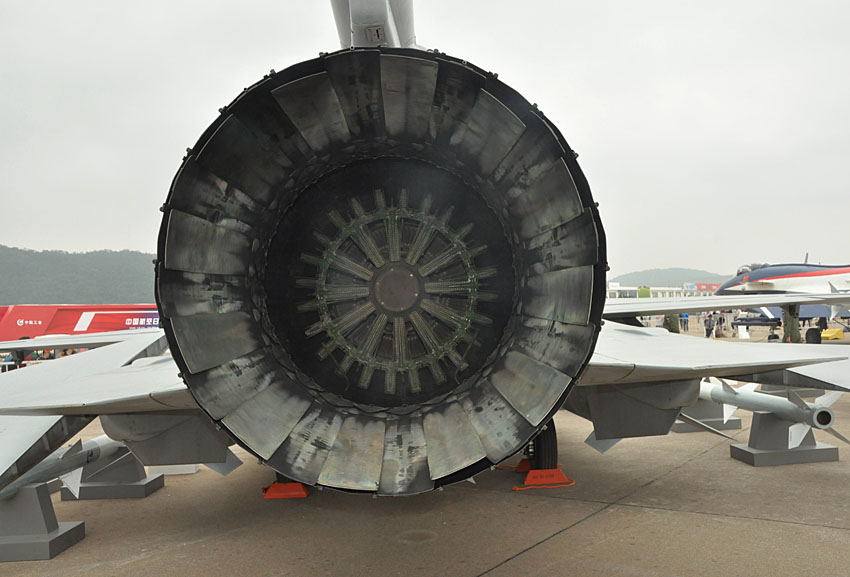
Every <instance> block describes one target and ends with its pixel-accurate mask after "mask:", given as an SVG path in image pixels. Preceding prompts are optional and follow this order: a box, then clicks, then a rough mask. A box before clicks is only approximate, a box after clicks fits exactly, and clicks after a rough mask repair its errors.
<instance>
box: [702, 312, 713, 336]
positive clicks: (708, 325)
mask: <svg viewBox="0 0 850 577" xmlns="http://www.w3.org/2000/svg"><path fill="white" fill-rule="evenodd" d="M703 324H704V325H705V338H709V337H710V336H711V333H712V332H714V316H713V315H712V314H711V313H708V316H707V317H705V321H704V322H703Z"/></svg>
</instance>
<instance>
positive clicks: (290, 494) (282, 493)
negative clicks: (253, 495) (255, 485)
mask: <svg viewBox="0 0 850 577" xmlns="http://www.w3.org/2000/svg"><path fill="white" fill-rule="evenodd" d="M307 495H308V493H307V487H305V486H304V485H302V484H301V483H272V484H271V485H269V486H268V487H263V498H264V499H303V498H304V497H306V496H307Z"/></svg>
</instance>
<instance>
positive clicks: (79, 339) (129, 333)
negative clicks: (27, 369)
mask: <svg viewBox="0 0 850 577" xmlns="http://www.w3.org/2000/svg"><path fill="white" fill-rule="evenodd" d="M163 334H164V333H163V331H162V329H156V328H154V329H130V330H126V331H110V332H103V333H87V334H81V335H49V336H44V337H36V338H34V339H24V340H20V341H0V351H5V352H10V351H32V350H43V349H93V348H96V347H102V346H105V345H112V344H115V343H120V342H123V341H126V340H128V339H137V338H141V337H146V336H149V335H163Z"/></svg>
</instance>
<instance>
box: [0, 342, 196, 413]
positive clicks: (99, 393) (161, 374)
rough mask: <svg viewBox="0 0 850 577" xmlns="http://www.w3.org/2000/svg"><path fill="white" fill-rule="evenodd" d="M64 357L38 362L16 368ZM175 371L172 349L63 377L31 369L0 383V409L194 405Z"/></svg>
mask: <svg viewBox="0 0 850 577" xmlns="http://www.w3.org/2000/svg"><path fill="white" fill-rule="evenodd" d="M85 354H87V353H83V355H85ZM83 355H77V356H79V357H82V356H83ZM68 358H69V359H71V358H74V357H68ZM64 360H65V359H64V358H63V359H57V360H56V361H51V363H42V364H40V365H37V366H35V367H30V368H27V369H26V371H23V370H22V371H20V372H21V373H25V372H29V371H31V370H33V369H37V368H40V367H41V366H44V365H46V364H53V363H56V364H59V363H61V362H63V361H64ZM17 372H19V371H14V373H17ZM33 372H35V371H33ZM179 372H180V370H179V369H178V368H177V365H176V364H174V360H173V359H172V358H171V355H165V356H161V357H154V358H151V359H143V360H139V361H136V362H134V363H133V364H131V365H128V366H123V367H118V368H115V369H112V370H108V371H104V372H101V373H95V374H86V375H80V376H76V377H71V378H68V379H62V380H58V379H50V380H42V379H40V378H38V375H34V376H33V378H29V379H21V381H20V382H19V383H16V384H12V385H11V386H5V387H3V391H4V392H3V397H2V399H0V415H105V414H110V413H136V412H142V411H167V410H181V409H197V408H198V405H197V404H196V403H195V401H194V399H193V398H192V395H191V393H190V392H189V389H187V388H186V385H185V384H183V380H182V379H181V378H180V377H179V376H178V373H179ZM14 373H13V374H14ZM23 376H27V377H30V375H23ZM34 383H35V384H36V386H33V384H34ZM0 384H2V383H0Z"/></svg>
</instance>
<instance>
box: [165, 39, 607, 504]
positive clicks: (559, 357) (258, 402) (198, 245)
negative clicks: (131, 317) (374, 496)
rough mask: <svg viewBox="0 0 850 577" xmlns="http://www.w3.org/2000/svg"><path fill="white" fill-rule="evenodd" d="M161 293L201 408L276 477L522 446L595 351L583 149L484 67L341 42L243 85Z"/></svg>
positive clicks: (385, 473)
mask: <svg viewBox="0 0 850 577" xmlns="http://www.w3.org/2000/svg"><path fill="white" fill-rule="evenodd" d="M164 213H165V214H164V217H163V221H162V228H161V230H160V236H159V247H158V266H157V279H156V289H157V291H156V292H157V302H158V304H159V307H160V314H161V316H162V318H163V325H164V328H165V330H166V333H167V335H168V339H169V344H170V346H171V351H172V353H173V355H174V358H175V360H176V362H177V363H178V365H179V366H180V368H181V370H182V373H183V378H184V380H185V381H186V384H187V385H188V387H189V388H190V390H191V391H192V393H193V395H194V396H195V399H196V400H197V402H198V404H199V405H200V406H201V407H202V408H203V409H204V411H206V412H207V413H208V415H209V416H210V417H211V418H212V419H213V420H214V421H215V422H216V423H217V424H219V425H220V426H221V427H222V428H223V429H224V430H226V431H227V432H228V433H229V434H230V435H231V436H232V437H233V438H234V439H235V440H236V441H237V442H239V443H240V444H241V445H242V446H244V447H245V448H247V449H248V450H250V451H251V452H253V453H254V454H256V455H258V456H259V457H260V458H261V459H262V460H264V461H265V462H266V463H267V464H268V465H270V466H272V467H273V468H275V469H276V470H277V471H279V472H280V473H282V474H283V475H285V476H287V477H289V478H291V479H294V480H297V481H300V482H303V483H307V484H311V485H313V484H320V485H326V486H330V487H336V488H341V489H348V490H358V491H371V492H376V493H379V494H409V493H418V492H423V491H427V490H429V489H433V488H434V487H436V486H439V485H442V484H445V483H448V482H452V481H455V480H459V479H463V478H467V477H469V476H471V475H473V474H475V473H477V472H478V471H481V470H483V469H484V468H486V467H489V466H490V465H491V464H494V463H498V462H499V461H501V460H503V459H505V458H506V457H508V456H510V455H512V454H513V453H515V452H517V451H519V450H521V449H522V448H523V447H524V446H525V445H526V444H527V443H528V441H529V439H530V438H531V437H532V436H533V435H534V433H535V432H536V431H537V430H538V429H539V428H540V427H542V426H543V425H544V424H545V423H546V422H547V421H548V420H549V419H550V418H551V416H552V414H553V413H554V411H556V410H557V409H558V408H559V407H560V406H561V404H562V403H563V401H564V399H565V397H566V395H567V393H568V391H569V389H570V386H571V385H572V383H573V380H574V379H575V378H576V377H577V376H578V375H579V374H580V373H581V371H582V369H583V368H584V366H585V365H586V363H587V362H588V360H589V358H590V355H591V353H592V350H593V346H594V343H595V340H596V336H597V334H598V331H599V323H600V318H601V313H602V306H603V300H604V285H605V282H604V279H605V269H606V262H605V241H604V233H603V230H602V226H601V224H600V220H599V215H598V211H597V209H596V206H595V204H594V202H593V199H592V198H591V194H590V190H589V188H588V186H587V183H586V181H585V179H584V176H583V175H582V173H581V170H580V169H579V167H578V165H577V163H576V160H575V154H574V153H573V151H572V150H571V149H570V148H569V146H568V145H567V143H566V142H565V141H564V139H563V137H562V136H561V135H560V133H559V132H558V130H557V129H556V128H555V127H554V126H553V125H552V124H551V123H550V122H549V121H548V120H547V119H546V118H545V116H543V115H542V114H541V113H540V112H539V111H538V110H537V109H536V107H534V106H532V105H531V104H529V102H528V101H526V100H525V99H524V98H522V97H521V96H520V95H519V94H517V93H516V92H515V91H514V90H512V89H511V88H510V87H508V86H507V85H505V84H504V83H502V82H500V81H499V80H497V79H496V77H495V75H493V74H490V73H487V72H484V71H482V70H480V69H478V68H476V67H474V66H471V65H469V64H467V63H466V62H464V61H460V60H457V59H454V58H451V57H449V56H445V55H442V54H436V53H429V52H422V51H418V50H412V49H352V50H344V51H341V52H337V53H335V54H330V55H326V56H322V57H320V58H317V59H315V60H311V61H308V62H302V63H300V64H297V65H295V66H293V67H291V68H288V69H286V70H284V71H282V72H278V73H273V74H271V75H270V76H268V77H266V78H264V79H263V80H261V81H260V82H258V83H257V84H255V85H254V86H252V87H250V88H248V89H247V90H246V91H244V92H243V93H242V94H240V95H239V97H238V98H237V99H236V100H234V101H233V102H232V103H231V104H230V105H228V106H226V107H225V108H223V109H222V112H221V116H220V117H219V118H218V119H217V120H216V121H215V122H213V124H212V125H211V126H210V127H209V128H208V129H207V130H206V131H205V132H204V133H203V135H202V136H201V138H200V139H199V141H198V143H197V144H196V145H195V146H194V147H193V148H192V149H191V151H190V153H189V155H188V156H187V157H186V159H185V160H184V162H183V164H182V166H181V167H180V170H179V171H178V173H177V175H176V177H175V179H174V182H173V184H172V187H171V191H170V193H169V195H168V199H167V201H166V204H165V206H164Z"/></svg>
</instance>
